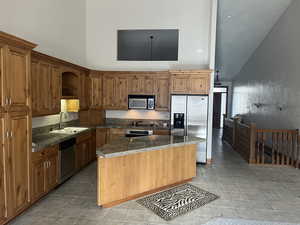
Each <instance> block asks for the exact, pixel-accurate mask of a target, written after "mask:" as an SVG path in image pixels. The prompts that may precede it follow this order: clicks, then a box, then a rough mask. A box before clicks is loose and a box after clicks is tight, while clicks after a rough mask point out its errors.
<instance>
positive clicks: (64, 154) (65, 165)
mask: <svg viewBox="0 0 300 225" xmlns="http://www.w3.org/2000/svg"><path fill="white" fill-rule="evenodd" d="M75 145H76V139H75V138H72V139H69V140H67V141H64V142H61V143H60V144H59V157H60V179H59V181H60V183H62V182H64V181H66V180H67V179H68V178H70V177H71V176H73V175H74V173H75V171H76V167H75V151H76V147H75Z"/></svg>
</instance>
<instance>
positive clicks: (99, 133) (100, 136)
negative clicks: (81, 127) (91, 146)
mask: <svg viewBox="0 0 300 225" xmlns="http://www.w3.org/2000/svg"><path fill="white" fill-rule="evenodd" d="M108 130H109V129H107V128H97V130H96V148H101V147H102V146H103V145H105V144H106V143H107V139H108Z"/></svg>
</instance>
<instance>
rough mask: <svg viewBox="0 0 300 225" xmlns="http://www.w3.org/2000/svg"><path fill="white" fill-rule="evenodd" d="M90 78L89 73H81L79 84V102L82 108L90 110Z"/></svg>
mask: <svg viewBox="0 0 300 225" xmlns="http://www.w3.org/2000/svg"><path fill="white" fill-rule="evenodd" d="M89 83H90V78H89V77H88V75H87V73H80V76H79V84H80V87H79V88H80V93H79V102H80V110H88V109H89V105H90V99H89V97H90V95H89V86H90V84H89Z"/></svg>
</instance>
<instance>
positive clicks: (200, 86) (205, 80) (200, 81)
mask: <svg viewBox="0 0 300 225" xmlns="http://www.w3.org/2000/svg"><path fill="white" fill-rule="evenodd" d="M189 86H190V94H209V86H210V85H209V76H197V75H195V76H190V85H189Z"/></svg>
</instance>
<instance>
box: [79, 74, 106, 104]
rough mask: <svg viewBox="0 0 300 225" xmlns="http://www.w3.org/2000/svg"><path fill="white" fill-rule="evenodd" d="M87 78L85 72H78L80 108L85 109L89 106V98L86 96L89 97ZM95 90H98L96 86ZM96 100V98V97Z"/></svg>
mask: <svg viewBox="0 0 300 225" xmlns="http://www.w3.org/2000/svg"><path fill="white" fill-rule="evenodd" d="M88 79H89V78H88V77H87V76H86V74H85V73H81V74H80V95H79V100H80V110H87V109H88V108H89V99H88V97H89V94H88V91H89V89H88V85H89V80H88ZM97 80H99V79H97ZM97 84H98V83H97ZM97 90H99V88H98V87H97ZM96 100H98V98H97V99H96ZM94 102H95V101H94ZM96 102H97V103H96V105H99V103H98V102H99V101H96ZM100 104H101V103H100Z"/></svg>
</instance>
